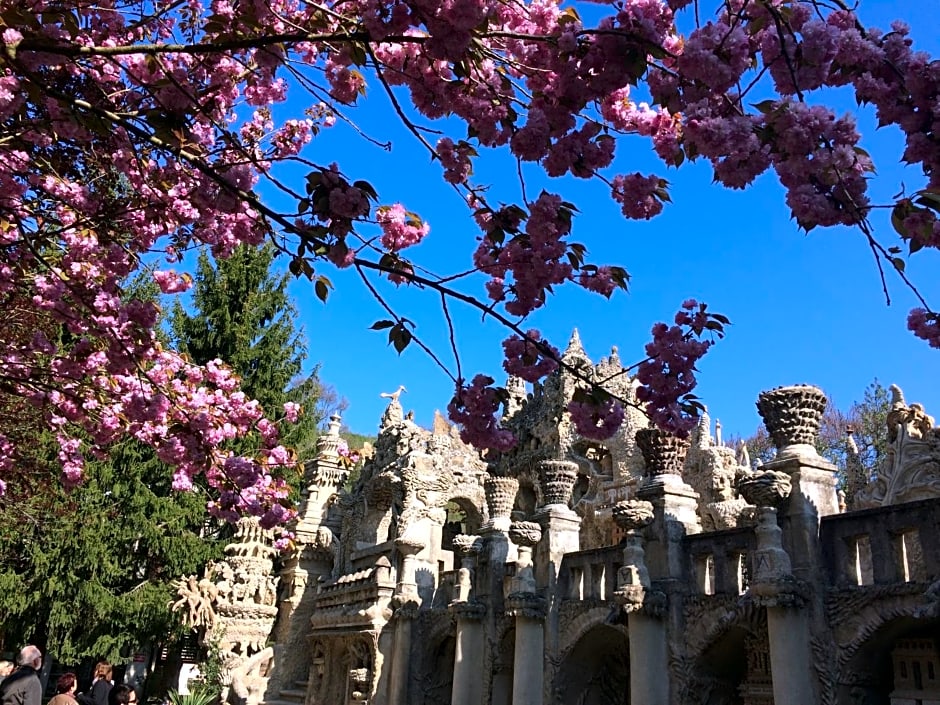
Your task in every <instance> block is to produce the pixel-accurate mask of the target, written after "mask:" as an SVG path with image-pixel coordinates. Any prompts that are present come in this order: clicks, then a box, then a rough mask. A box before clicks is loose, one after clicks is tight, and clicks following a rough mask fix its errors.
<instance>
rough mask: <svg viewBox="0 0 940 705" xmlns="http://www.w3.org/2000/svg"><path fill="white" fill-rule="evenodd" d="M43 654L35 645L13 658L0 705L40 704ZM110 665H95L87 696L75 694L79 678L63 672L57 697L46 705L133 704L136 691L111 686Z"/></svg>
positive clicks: (0, 691)
mask: <svg viewBox="0 0 940 705" xmlns="http://www.w3.org/2000/svg"><path fill="white" fill-rule="evenodd" d="M41 668H42V652H41V651H40V650H39V649H38V648H37V647H35V646H32V645H30V646H25V647H23V649H22V650H21V651H20V653H19V655H18V656H17V658H16V666H15V668H14V669H13V672H12V673H9V674H8V675H7V674H2V673H0V675H3V676H5V677H4V678H3V682H2V683H0V705H42V684H41V682H40V680H39V670H40V669H41ZM111 675H112V674H111V664H109V663H107V662H106V661H100V662H98V663H97V664H95V673H94V676H93V679H92V682H91V688H90V689H89V691H88V692H87V693H76V692H75V691H76V690H77V689H78V678H77V677H76V676H75V674H74V673H63V674H62V675H61V676H59V679H58V680H57V681H56V689H55V692H56V695H55V696H54V697H53V698H52V699H51V700H50V701H49V702H48V704H47V705H136V703H137V692H136V691H135V690H134V689H133V688H132V687H130V686H129V685H123V684H122V685H114V681H112V680H111Z"/></svg>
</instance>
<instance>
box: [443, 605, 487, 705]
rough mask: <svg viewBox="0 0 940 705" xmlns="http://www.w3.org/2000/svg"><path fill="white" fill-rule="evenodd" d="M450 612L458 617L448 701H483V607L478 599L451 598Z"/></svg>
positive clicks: (469, 704)
mask: <svg viewBox="0 0 940 705" xmlns="http://www.w3.org/2000/svg"><path fill="white" fill-rule="evenodd" d="M450 612H451V614H453V615H455V616H456V618H457V647H456V649H455V650H454V687H453V692H452V694H451V700H450V702H451V705H483V701H484V697H485V695H486V693H485V692H484V688H483V685H484V679H483V677H482V674H481V673H480V665H481V664H482V663H483V658H484V650H485V648H486V643H485V634H484V631H483V616H484V615H485V614H486V607H485V606H484V605H482V604H479V603H477V602H453V603H451V605H450Z"/></svg>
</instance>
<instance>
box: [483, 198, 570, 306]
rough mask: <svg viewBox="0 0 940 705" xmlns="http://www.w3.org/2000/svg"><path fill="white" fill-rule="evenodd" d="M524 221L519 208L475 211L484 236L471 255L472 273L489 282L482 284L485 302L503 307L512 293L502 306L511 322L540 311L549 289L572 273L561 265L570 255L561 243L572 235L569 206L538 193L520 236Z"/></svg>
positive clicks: (568, 264) (564, 263) (564, 243)
mask: <svg viewBox="0 0 940 705" xmlns="http://www.w3.org/2000/svg"><path fill="white" fill-rule="evenodd" d="M524 216H525V213H524V212H523V211H521V209H518V208H503V209H501V210H500V211H497V212H496V213H491V212H489V211H488V210H486V209H483V210H482V211H479V212H478V214H477V220H478V222H480V223H481V225H483V228H484V230H485V231H486V234H485V235H484V236H483V238H482V240H481V242H480V245H479V246H478V247H477V250H476V252H475V253H474V255H473V261H474V264H475V265H476V266H477V268H478V269H479V270H480V271H481V272H484V273H485V274H488V275H489V276H490V277H491V281H490V282H489V283H488V284H487V292H488V293H489V296H490V298H491V299H493V300H494V301H502V300H504V299H505V298H506V292H507V291H508V290H509V291H511V292H512V294H513V295H514V296H513V298H511V299H509V300H507V301H506V302H505V304H504V305H505V307H506V310H507V311H508V312H509V313H511V314H513V315H516V316H525V315H527V314H529V313H531V312H532V311H534V310H535V309H537V308H539V307H540V306H542V305H543V304H544V303H545V297H546V294H547V293H548V291H549V290H550V289H551V287H553V286H556V285H558V284H561V283H563V282H566V281H568V280H570V279H571V276H572V271H573V269H572V266H571V263H570V262H569V261H568V260H567V259H566V255H567V254H568V251H569V250H568V244H567V242H566V241H565V239H564V238H565V236H566V235H567V234H568V233H569V231H570V230H571V218H572V211H571V207H570V206H569V204H566V203H565V202H564V201H563V200H562V199H561V197H560V196H557V195H555V194H550V193H545V192H543V193H542V194H541V195H540V196H539V197H538V199H536V201H535V202H534V203H533V204H531V206H530V207H529V214H528V219H526V221H525V226H524V228H523V229H522V230H520V229H519V228H520V226H521V222H522V219H523V218H524ZM507 238H508V240H507ZM510 275H511V279H510V278H509V277H510Z"/></svg>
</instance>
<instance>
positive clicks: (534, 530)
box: [507, 521, 545, 705]
mask: <svg viewBox="0 0 940 705" xmlns="http://www.w3.org/2000/svg"><path fill="white" fill-rule="evenodd" d="M509 538H510V539H511V540H512V542H513V543H514V544H516V545H517V546H518V547H519V560H518V562H517V564H516V575H515V576H513V579H512V588H511V590H512V591H511V592H510V594H509V597H508V598H507V605H508V607H509V609H508V613H509V615H510V616H512V617H515V620H516V648H515V653H514V654H513V681H512V705H542V689H543V688H544V685H545V684H544V669H543V666H544V662H545V598H543V597H541V596H540V595H538V594H537V593H536V591H535V573H534V571H533V569H532V547H533V546H535V545H536V544H537V543H538V542H539V539H541V538H542V528H541V527H540V526H539V525H538V524H536V523H534V522H530V521H517V522H515V523H513V524H512V525H511V526H510V529H509Z"/></svg>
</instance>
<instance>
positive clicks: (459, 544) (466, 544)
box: [452, 534, 483, 558]
mask: <svg viewBox="0 0 940 705" xmlns="http://www.w3.org/2000/svg"><path fill="white" fill-rule="evenodd" d="M452 545H453V548H454V551H455V552H456V553H457V554H458V555H460V556H462V557H464V558H469V557H471V556H475V555H476V554H478V553H479V552H480V551H481V550H482V549H483V539H482V538H480V537H479V536H473V535H471V534H457V535H456V536H454V540H453V544H452Z"/></svg>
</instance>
